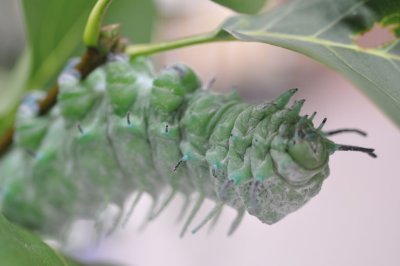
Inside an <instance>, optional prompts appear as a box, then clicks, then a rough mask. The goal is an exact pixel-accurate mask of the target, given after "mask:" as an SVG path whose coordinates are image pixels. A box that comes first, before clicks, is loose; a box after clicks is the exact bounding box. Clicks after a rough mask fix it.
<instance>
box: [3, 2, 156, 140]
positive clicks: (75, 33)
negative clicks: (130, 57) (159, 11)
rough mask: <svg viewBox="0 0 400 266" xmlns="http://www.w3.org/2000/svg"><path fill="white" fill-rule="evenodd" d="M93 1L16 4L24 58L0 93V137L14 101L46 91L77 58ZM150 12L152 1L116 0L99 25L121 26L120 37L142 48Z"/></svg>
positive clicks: (151, 17)
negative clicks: (29, 92) (22, 31)
mask: <svg viewBox="0 0 400 266" xmlns="http://www.w3.org/2000/svg"><path fill="white" fill-rule="evenodd" d="M95 2H96V1H95V0H85V1H82V0H37V1H30V0H22V6H23V11H24V18H25V25H26V33H27V52H26V54H25V56H24V57H23V58H22V59H21V61H23V66H21V69H23V71H21V72H18V74H16V75H14V77H15V78H12V79H10V81H9V83H7V84H6V89H4V90H2V91H1V92H0V96H1V98H0V134H1V133H2V132H3V131H4V129H5V128H7V127H9V126H10V125H11V124H12V123H11V121H12V120H13V119H12V117H13V114H14V110H15V108H16V105H17V104H18V99H19V98H20V97H21V95H22V94H23V93H24V91H26V90H30V89H39V90H47V89H48V87H49V86H51V85H52V83H53V82H54V80H55V77H56V75H57V73H59V71H60V70H61V68H62V67H63V66H64V65H65V63H66V61H67V60H68V59H69V58H70V57H71V56H74V55H80V54H82V47H83V46H82V34H83V30H84V28H85V23H86V20H87V18H88V15H89V12H90V10H91V8H92V7H93V6H94V4H95ZM155 16H156V10H155V6H154V3H153V1H148V0H118V1H115V2H114V3H113V4H112V6H111V7H110V9H109V10H108V12H107V14H106V17H105V24H109V23H121V24H122V34H123V35H124V36H125V37H127V38H130V39H131V41H134V42H136V43H140V42H148V41H149V40H150V38H151V35H152V29H153V26H154V21H155Z"/></svg>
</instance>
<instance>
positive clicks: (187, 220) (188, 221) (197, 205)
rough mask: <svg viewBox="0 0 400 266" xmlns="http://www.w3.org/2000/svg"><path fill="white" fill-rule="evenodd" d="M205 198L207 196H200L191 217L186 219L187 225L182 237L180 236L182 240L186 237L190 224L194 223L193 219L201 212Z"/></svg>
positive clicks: (184, 227) (184, 226)
mask: <svg viewBox="0 0 400 266" xmlns="http://www.w3.org/2000/svg"><path fill="white" fill-rule="evenodd" d="M204 198H205V196H204V195H203V194H200V195H199V198H198V199H197V201H196V203H195V205H194V206H193V209H192V211H191V212H190V215H189V217H188V218H187V219H186V222H185V224H184V225H183V228H182V231H181V233H180V235H179V236H180V237H181V238H182V237H183V236H184V235H185V233H186V230H187V229H188V227H189V225H190V224H191V223H192V221H193V218H194V217H195V216H196V214H197V212H198V211H199V210H200V207H201V205H202V204H203V202H204Z"/></svg>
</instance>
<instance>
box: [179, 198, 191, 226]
mask: <svg viewBox="0 0 400 266" xmlns="http://www.w3.org/2000/svg"><path fill="white" fill-rule="evenodd" d="M190 202H191V199H190V196H189V195H186V196H185V201H184V202H183V205H182V208H181V210H180V212H179V215H178V217H177V218H176V223H179V222H181V221H182V219H183V217H184V216H185V214H186V212H187V210H188V209H189V206H190Z"/></svg>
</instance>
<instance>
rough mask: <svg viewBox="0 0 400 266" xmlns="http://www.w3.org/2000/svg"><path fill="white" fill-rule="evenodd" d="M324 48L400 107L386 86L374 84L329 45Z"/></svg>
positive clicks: (399, 102)
mask: <svg viewBox="0 0 400 266" xmlns="http://www.w3.org/2000/svg"><path fill="white" fill-rule="evenodd" d="M325 48H327V49H328V50H329V51H331V52H332V53H333V54H334V55H335V56H336V58H337V59H338V60H340V61H341V62H342V63H343V64H345V65H346V66H347V67H349V68H350V69H351V70H352V71H354V72H355V73H357V74H358V75H360V76H361V77H363V78H364V79H366V80H367V81H368V82H370V83H371V84H373V85H374V87H375V89H376V88H378V89H380V92H383V93H384V94H385V95H386V96H388V97H389V98H390V99H392V100H393V101H394V102H395V103H396V107H397V109H400V107H399V104H400V101H399V100H398V99H396V98H395V97H393V96H392V95H390V94H389V93H388V92H387V91H386V88H384V87H381V86H379V85H378V84H376V83H375V82H374V81H372V80H371V79H370V78H368V77H367V76H365V75H364V74H362V73H360V72H359V71H357V70H356V69H355V68H354V67H353V66H352V65H351V64H349V63H348V62H347V61H346V60H345V59H344V58H343V57H341V56H340V55H339V54H338V53H337V52H336V51H335V50H334V49H332V48H331V47H329V46H325Z"/></svg>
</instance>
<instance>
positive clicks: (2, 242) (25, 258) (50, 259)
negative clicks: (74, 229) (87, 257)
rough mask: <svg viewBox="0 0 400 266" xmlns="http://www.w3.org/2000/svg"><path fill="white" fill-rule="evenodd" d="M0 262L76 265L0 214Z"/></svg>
mask: <svg viewBox="0 0 400 266" xmlns="http://www.w3.org/2000/svg"><path fill="white" fill-rule="evenodd" d="M0 262H1V265H9V266H25V265H41V266H46V265H48V266H77V265H78V264H75V263H73V262H72V261H70V260H68V262H67V260H65V259H64V258H63V257H62V256H60V255H59V254H58V253H57V252H55V251H53V250H52V249H51V248H50V247H49V246H47V245H46V244H45V243H44V242H43V241H41V240H40V239H39V238H38V237H37V236H35V235H33V234H31V233H29V232H28V231H25V230H23V229H21V228H19V227H17V226H15V225H13V224H11V223H10V222H8V221H7V220H6V219H5V218H4V217H3V216H2V215H1V214H0Z"/></svg>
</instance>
